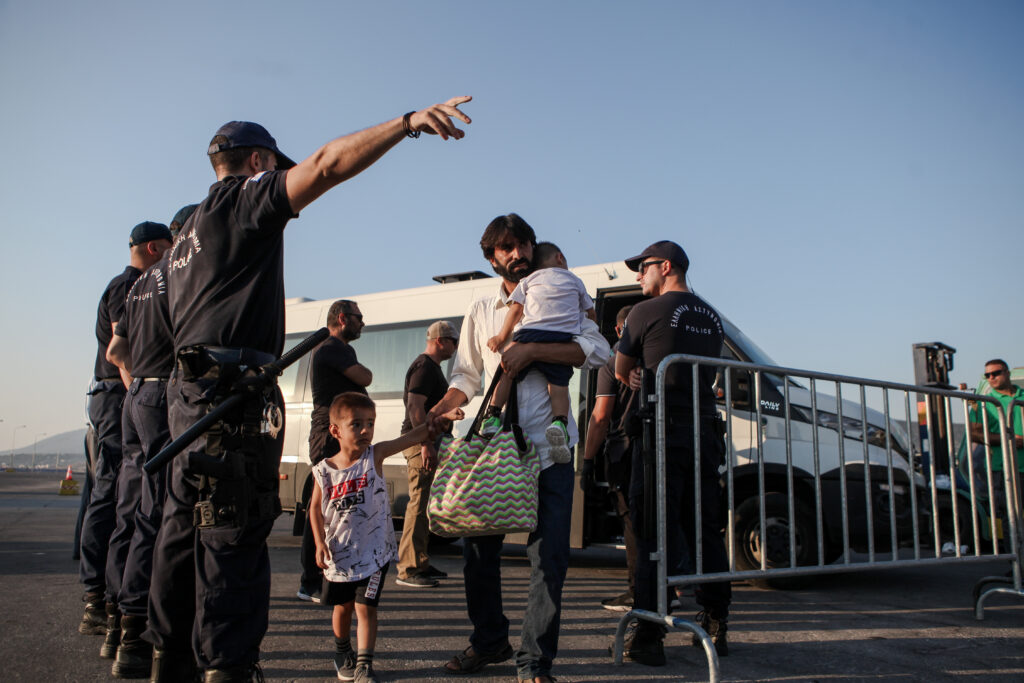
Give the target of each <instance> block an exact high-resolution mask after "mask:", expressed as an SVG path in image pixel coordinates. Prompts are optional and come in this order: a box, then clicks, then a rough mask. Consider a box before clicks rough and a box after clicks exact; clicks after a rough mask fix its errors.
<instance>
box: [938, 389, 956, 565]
mask: <svg viewBox="0 0 1024 683" xmlns="http://www.w3.org/2000/svg"><path fill="white" fill-rule="evenodd" d="M950 400H951V399H950V398H949V396H944V397H943V398H942V409H943V414H944V415H945V417H946V427H945V428H946V437H947V438H946V458H947V460H948V462H949V498H950V505H951V508H952V513H951V514H952V515H953V546H954V547H953V554H954V555H956V556H957V557H960V554H961V553H960V545H961V543H960V496H959V495H957V485H956V480H957V477H956V474H957V468H956V453H955V452H954V447H953V406H952V404H951V403H950Z"/></svg>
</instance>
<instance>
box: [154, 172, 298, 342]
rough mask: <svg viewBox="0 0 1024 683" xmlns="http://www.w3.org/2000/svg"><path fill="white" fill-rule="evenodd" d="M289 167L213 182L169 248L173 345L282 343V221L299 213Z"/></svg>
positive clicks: (168, 285)
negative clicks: (293, 206)
mask: <svg viewBox="0 0 1024 683" xmlns="http://www.w3.org/2000/svg"><path fill="white" fill-rule="evenodd" d="M286 173H287V172H286V171H267V172H264V173H259V174H257V175H255V176H253V177H251V178H245V177H243V176H230V177H227V178H224V179H223V180H221V181H219V182H217V183H215V184H214V185H213V186H212V187H211V188H210V194H209V196H207V198H206V199H204V200H203V202H202V203H201V204H200V205H199V207H198V208H197V209H196V211H195V213H194V214H193V215H192V218H191V219H190V221H189V222H188V224H187V225H186V229H185V230H182V232H181V234H179V235H178V239H176V240H175V241H174V246H173V247H171V256H170V266H169V269H168V273H167V287H168V288H167V301H168V305H169V308H170V313H171V326H172V329H173V330H174V347H175V349H181V348H183V347H186V346H192V345H195V344H204V345H208V346H225V347H231V348H241V347H246V348H251V349H256V350H257V351H263V352H265V353H269V354H272V355H274V356H280V355H281V350H282V348H283V346H284V267H283V255H284V244H283V242H284V234H283V231H284V227H285V224H287V223H288V221H289V220H290V219H292V218H294V217H295V214H294V212H293V211H292V209H291V204H290V202H289V201H288V195H287V192H286V190H285V176H286Z"/></svg>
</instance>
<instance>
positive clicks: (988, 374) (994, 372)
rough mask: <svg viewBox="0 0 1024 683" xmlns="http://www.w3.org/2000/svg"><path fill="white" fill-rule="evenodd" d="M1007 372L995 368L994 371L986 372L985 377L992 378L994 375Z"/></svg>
mask: <svg viewBox="0 0 1024 683" xmlns="http://www.w3.org/2000/svg"><path fill="white" fill-rule="evenodd" d="M1004 372H1006V371H1005V370H993V371H992V372H986V373H985V379H991V378H992V377H998V376H999V375H1001V374H1003V373H1004Z"/></svg>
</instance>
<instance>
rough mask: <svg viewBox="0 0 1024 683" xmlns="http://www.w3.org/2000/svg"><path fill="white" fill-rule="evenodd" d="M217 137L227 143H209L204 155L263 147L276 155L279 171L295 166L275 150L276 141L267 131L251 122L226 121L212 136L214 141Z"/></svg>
mask: <svg viewBox="0 0 1024 683" xmlns="http://www.w3.org/2000/svg"><path fill="white" fill-rule="evenodd" d="M218 135H223V136H224V137H226V138H227V142H220V143H215V142H213V140H211V141H210V148H209V149H208V150H206V153H207V154H208V155H210V156H212V155H214V154H216V153H217V152H223V151H224V150H226V149H234V148H236V147H263V148H265V149H269V150H270V151H271V152H273V153H274V154H276V155H277V167H278V168H279V169H281V170H284V169H288V168H291V167H292V166H294V165H295V162H294V161H292V160H291V159H290V158H289V157H287V156H285V153H284V152H282V151H281V150H279V149H278V148H277V140H275V139H274V137H273V136H272V135H271V134H270V133H268V132H267V129H266V128H264V127H263V126H261V125H260V124H258V123H253V122H252V121H228V122H227V123H225V124H224V125H223V126H221V127H220V128H218V129H217V132H216V133H214V134H213V137H214V139H216V138H217V136H218Z"/></svg>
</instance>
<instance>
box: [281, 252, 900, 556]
mask: <svg viewBox="0 0 1024 683" xmlns="http://www.w3.org/2000/svg"><path fill="white" fill-rule="evenodd" d="M572 271H573V272H574V273H575V274H576V275H577V276H579V277H580V279H582V280H583V282H584V283H585V285H586V287H587V291H588V292H589V293H590V295H591V296H592V297H593V298H594V302H595V309H596V313H597V322H598V325H599V326H600V329H601V331H602V332H603V333H604V334H605V336H606V337H607V338H608V340H609V342H614V325H615V316H616V314H617V313H618V311H619V309H620V308H622V307H623V306H625V305H628V304H633V303H636V302H638V301H640V300H641V299H642V298H643V296H642V294H641V292H640V286H639V284H638V283H637V282H636V274H635V273H633V272H632V271H630V270H628V269H627V268H626V267H625V265H624V264H623V263H621V262H617V263H604V264H598V265H593V266H581V267H578V268H572ZM435 280H437V281H438V283H439V284H434V285H430V286H426V287H417V288H413V289H403V290H394V291H388V292H376V293H372V294H361V295H352V294H349V293H341V295H339V296H338V297H337V298H345V299H352V300H354V301H356V302H357V303H358V304H359V308H360V309H361V311H362V313H363V317H364V322H365V323H366V327H365V328H364V329H363V332H362V336H361V337H360V338H359V339H358V340H356V341H355V342H354V343H353V347H354V348H355V350H356V353H357V355H358V357H359V362H360V363H362V364H363V365H365V366H366V367H368V368H370V370H372V371H373V384H371V385H370V387H369V393H370V396H371V398H373V399H374V401H375V402H376V403H377V427H376V436H375V438H378V439H388V438H393V437H395V436H398V434H399V432H400V425H401V422H402V419H403V416H404V407H403V405H402V388H403V384H404V380H405V373H406V370H407V369H408V367H409V364H410V363H411V362H412V361H413V359H414V358H416V356H417V355H419V354H420V353H422V352H423V348H424V345H425V341H426V330H427V327H428V326H429V325H430V324H431V323H432V322H434V321H435V320H440V319H446V320H449V321H451V322H452V323H453V324H455V325H456V326H457V327H461V324H462V318H463V315H464V314H465V312H466V311H467V310H468V309H469V306H470V304H471V303H472V302H473V301H475V300H476V299H478V298H482V297H489V296H493V295H494V294H495V293H496V292H497V289H498V286H499V280H498V279H497V278H494V277H491V276H488V275H486V274H484V273H480V272H474V273H461V274H456V275H451V276H438V277H436V278H435ZM334 300H335V299H325V300H322V301H310V300H308V299H290V300H288V301H287V302H286V304H287V305H286V334H287V336H286V348H290V347H291V346H293V345H294V344H296V343H297V342H298V341H299V340H301V339H302V338H304V337H305V336H307V335H308V334H310V333H311V332H312V331H314V330H316V329H318V328H320V327H323V326H324V325H325V324H326V317H327V310H328V308H329V307H330V305H331V303H332V302H333V301H334ZM712 304H713V302H712ZM719 313H721V311H720V312H719ZM722 322H723V326H724V332H725V344H724V346H723V350H722V356H723V357H724V358H729V359H733V360H739V361H746V362H752V363H757V364H764V365H776V364H775V363H774V361H772V360H771V358H769V357H768V356H767V355H766V354H765V353H764V352H763V351H761V350H760V349H759V348H758V347H757V345H756V344H754V343H753V342H752V341H751V340H750V339H748V338H747V337H746V335H744V334H743V333H742V332H741V331H740V330H739V328H737V327H736V326H735V325H733V324H732V323H731V322H730V321H729V320H728V319H727V318H726V317H725V316H722ZM450 364H451V362H450V361H449V362H447V363H446V364H445V365H444V366H443V369H444V370H445V372H446V374H447V373H448V372H449V371H450ZM733 374H734V377H733V385H734V386H733V387H732V391H731V396H732V402H733V411H732V418H731V423H730V424H729V425H728V438H730V439H731V440H732V445H733V449H734V455H735V457H734V482H735V505H736V510H737V519H736V522H737V525H736V538H737V539H739V541H738V543H739V544H740V545H741V546H745V547H743V548H741V552H740V553H739V554H738V555H737V561H738V563H740V564H741V567H740V568H755V567H759V566H760V559H759V553H760V549H759V547H758V546H759V534H758V533H756V530H757V529H758V528H759V522H758V515H757V513H756V510H757V509H758V497H757V466H756V464H755V463H756V454H757V443H758V441H760V442H761V445H762V452H763V453H764V457H765V472H766V494H767V495H766V507H767V510H766V512H767V515H766V519H769V520H770V521H769V523H768V524H769V525H770V526H769V529H768V531H769V538H782V539H784V540H785V548H783V549H782V550H784V552H783V553H782V554H781V555H778V554H777V553H776V552H773V551H772V550H771V549H769V560H770V561H769V565H771V564H772V562H771V560H772V559H773V558H774V557H776V556H778V557H780V558H785V559H784V560H782V563H783V564H788V521H787V515H785V514H778V515H776V512H779V511H781V510H782V509H783V508H780V507H779V506H780V505H784V504H785V500H786V499H785V494H786V491H787V484H786V476H785V462H786V460H785V424H784V419H783V416H784V414H785V413H784V411H785V410H786V405H785V402H784V399H783V393H782V380H781V379H780V378H777V377H772V376H771V375H765V380H766V381H763V382H762V387H761V401H760V403H761V424H760V425H758V424H757V419H758V418H757V416H756V410H755V407H754V406H752V405H751V404H750V396H752V395H753V392H752V391H751V383H750V381H749V378H745V377H744V375H745V374H746V373H733ZM308 375H309V357H308V356H307V357H306V358H304V359H303V360H302V361H300V362H299V363H296V364H295V365H293V366H292V367H291V368H289V369H288V370H287V371H286V372H285V374H284V376H283V377H282V378H281V389H282V391H283V392H284V396H285V402H286V405H287V420H286V428H285V438H286V441H285V448H284V457H283V460H282V463H281V477H282V481H281V498H282V503H283V504H284V506H285V508H286V509H292V508H294V505H295V501H296V500H301V499H302V497H303V488H304V487H305V486H308V485H309V483H308V481H309V477H308V473H309V447H308V437H309V426H310V413H311V411H312V408H313V405H312V392H311V387H310V382H309V377H308ZM595 380H596V372H593V371H589V372H579V371H578V372H576V373H574V375H573V380H572V383H571V384H570V392H571V395H572V396H573V401H574V410H575V411H576V418H577V421H578V423H579V425H580V432H581V434H583V432H584V431H585V426H586V425H587V422H588V419H589V406H590V405H591V403H592V401H593V395H594V386H595ZM481 393H482V392H481ZM789 399H790V406H789V410H790V419H791V429H790V431H791V434H792V443H793V464H794V470H795V480H796V483H795V487H796V493H797V513H798V514H797V522H796V523H797V526H798V529H797V544H798V546H799V548H798V558H799V560H800V563H801V564H806V563H813V562H815V561H816V559H817V547H816V543H815V542H814V539H815V536H816V534H815V530H816V521H815V519H816V515H815V514H814V512H813V510H814V509H815V507H814V500H815V499H814V491H813V485H808V483H807V482H808V480H809V478H811V477H812V476H813V475H812V473H813V465H812V462H813V459H812V458H813V456H812V454H811V447H812V439H813V430H814V429H817V431H818V435H819V467H820V469H821V472H822V473H823V482H824V483H823V486H828V487H829V488H830V490H829V491H826V492H825V495H824V496H823V499H825V500H826V501H838V499H839V498H838V495H836V494H838V486H839V481H840V480H839V475H838V468H839V462H840V460H839V456H838V434H839V427H838V423H837V420H836V410H835V405H834V404H835V399H832V401H831V405H830V404H829V401H828V397H823V396H822V395H821V394H820V393H819V394H818V397H817V408H818V419H817V422H818V425H817V427H816V428H814V427H812V425H811V418H810V416H811V410H810V394H809V392H808V390H807V389H805V388H803V387H802V386H801V385H799V384H797V383H795V382H792V381H791V384H790V388H789ZM479 401H480V398H479V396H478V397H477V398H476V399H474V401H473V402H472V403H471V404H470V405H469V406H468V407H467V408H466V413H467V415H468V416H472V415H475V414H476V410H477V408H478V407H479ZM847 403H848V402H846V401H844V408H843V412H844V420H843V422H844V425H843V427H842V431H843V435H844V439H845V441H844V443H845V444H846V448H845V457H846V460H845V462H846V465H847V467H846V469H847V487H848V490H852V491H860V492H861V493H863V491H864V477H863V466H862V464H860V463H863V448H862V442H861V441H860V431H861V427H860V417H859V416H860V408H859V405H854V404H852V403H850V404H849V405H847ZM721 411H722V412H723V413H724V412H725V411H724V404H723V405H722V406H721ZM868 422H869V427H868V429H869V432H870V441H871V442H872V444H873V445H871V446H870V447H869V449H868V451H869V462H870V463H871V466H872V468H873V469H874V468H880V471H879V472H877V473H876V474H874V475H873V476H872V486H875V487H878V489H879V490H878V492H877V493H878V496H879V498H880V499H881V498H885V500H886V501H887V500H888V498H887V496H888V494H887V493H884V492H883V490H882V484H881V482H885V481H886V477H885V476H884V464H885V462H886V450H885V433H884V427H883V426H884V424H885V420H884V417H883V416H882V415H881V414H880V413H878V412H877V411H874V410H870V411H868ZM880 425H883V426H880ZM458 427H462V428H463V429H465V428H466V427H468V419H467V422H464V423H463V424H462V425H459V426H457V431H458ZM829 435H831V438H829ZM584 438H585V436H584ZM891 442H892V444H893V446H892V448H893V451H894V456H895V458H896V460H897V462H896V465H895V467H896V468H897V469H898V470H899V472H902V473H904V476H903V477H902V478H901V477H899V476H898V477H897V479H898V480H900V481H899V482H898V483H897V487H899V488H898V490H900V489H901V490H904V491H905V489H906V486H905V479H906V477H909V476H910V473H911V471H912V470H911V467H910V464H909V460H910V458H909V453H910V449H911V446H910V442H909V439H908V438H907V435H906V433H905V432H904V431H903V430H902V429H901V428H898V427H894V428H893V429H892V439H891ZM579 453H582V447H580V448H577V458H576V462H577V467H578V465H579V461H580V456H579ZM384 469H385V476H386V479H387V487H388V493H389V495H390V498H391V502H392V513H393V515H394V517H395V519H396V521H398V520H401V518H402V516H403V515H404V512H405V505H406V502H407V501H408V494H407V488H406V475H405V459H404V458H403V457H402V456H401V455H400V454H399V455H394V456H391V457H390V458H388V459H387V460H386V461H385V465H384ZM597 471H598V472H601V471H602V468H601V466H600V463H599V464H598V467H597ZM833 486H834V490H831V488H832V487H833ZM857 487H859V488H857ZM885 488H886V489H887V488H888V487H887V486H886V487H885ZM576 491H577V492H578V491H579V489H578V488H577V489H576ZM780 496H781V497H780ZM853 499H854V497H851V501H852V500H853ZM859 500H860V501H861V506H862V507H863V500H864V498H863V495H861V496H860V497H859ZM886 505H888V503H887V502H886ZM898 505H899V506H900V509H898V510H897V516H898V517H903V516H905V515H906V514H909V509H910V505H909V501H907V504H906V507H905V509H904V508H903V506H902V504H900V503H898ZM751 510H754V511H755V512H754V515H753V521H752V522H751V517H750V514H749V513H750V511H751ZM823 517H824V520H825V528H826V534H827V536H828V538H830V539H831V540H832V541H834V542H830V543H828V544H827V547H826V554H828V555H830V556H832V557H838V555H839V554H840V553H841V550H842V545H841V542H842V538H843V533H842V526H841V525H842V520H841V514H840V512H839V508H838V505H834V506H833V505H826V506H825V507H824V509H823ZM855 517H856V510H855V503H851V520H850V524H849V527H850V529H851V534H850V544H851V546H854V547H856V546H857V545H858V544H861V545H863V544H865V543H866V540H865V539H864V538H859V537H858V535H857V534H856V532H855V529H854V527H855V526H856V525H855V524H854V518H855ZM876 518H877V513H876ZM904 521H905V522H906V523H907V524H909V519H908V520H904ZM902 523H903V522H902V521H901V524H902ZM751 525H753V526H751ZM860 528H863V525H861V526H860ZM752 531H753V533H752ZM621 536H622V529H621V524H620V522H619V520H618V517H617V516H616V515H615V513H614V510H613V509H612V507H611V505H610V501H609V500H604V499H602V500H587V501H584V497H583V496H582V495H579V494H578V493H577V495H576V496H574V500H573V514H572V530H571V536H570V540H571V544H572V546H573V547H577V548H578V547H583V546H586V545H595V544H599V545H605V544H608V545H617V544H619V543H621ZM744 558H747V559H746V560H744ZM826 559H827V560H828V559H831V557H830V558H826ZM743 565H747V566H743Z"/></svg>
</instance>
